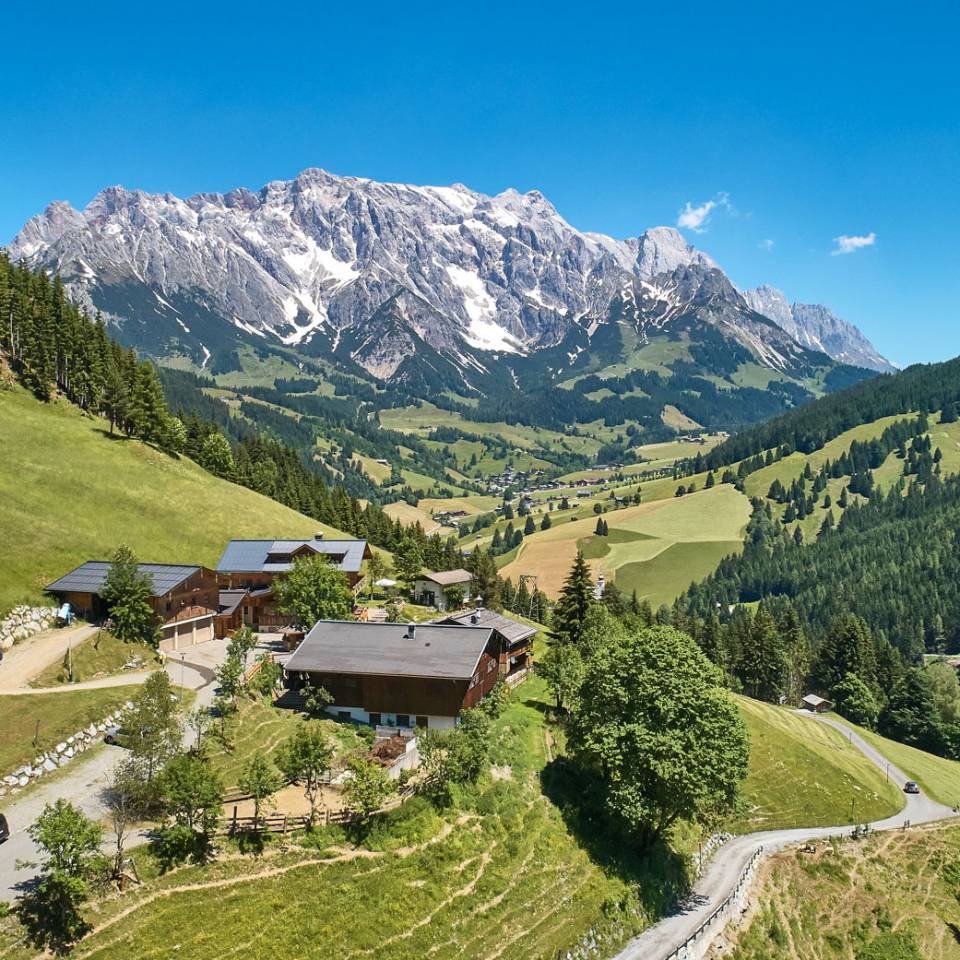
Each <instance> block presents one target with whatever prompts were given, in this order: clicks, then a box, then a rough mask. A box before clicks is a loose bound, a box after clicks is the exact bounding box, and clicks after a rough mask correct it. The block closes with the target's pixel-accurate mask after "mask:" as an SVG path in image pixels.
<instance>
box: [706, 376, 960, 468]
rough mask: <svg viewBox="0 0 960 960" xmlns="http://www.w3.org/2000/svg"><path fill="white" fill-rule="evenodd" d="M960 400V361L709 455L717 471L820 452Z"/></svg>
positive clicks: (873, 388) (790, 417)
mask: <svg viewBox="0 0 960 960" xmlns="http://www.w3.org/2000/svg"><path fill="white" fill-rule="evenodd" d="M958 398H960V357H957V358H955V359H953V360H947V361H945V362H943V363H930V364H916V365H915V366H912V367H908V368H907V369H906V370H903V371H901V372H900V373H897V374H884V375H880V376H876V377H873V378H871V379H869V380H864V381H862V382H861V383H857V384H855V385H854V386H852V387H847V388H846V389H845V390H841V391H840V392H839V393H834V394H832V395H831V396H828V397H822V398H821V399H819V400H816V401H815V402H813V403H810V404H807V405H805V406H801V407H797V408H796V409H794V410H791V411H790V412H789V413H785V414H783V415H781V416H779V417H775V418H774V419H773V420H770V421H768V422H767V423H764V424H761V425H760V426H756V427H750V428H748V429H746V430H744V431H742V432H741V433H738V434H736V435H735V436H732V437H730V438H729V439H727V440H726V441H724V442H723V443H722V444H720V445H719V446H717V447H715V448H714V449H713V450H711V451H710V453H709V454H708V455H707V456H706V458H705V461H706V466H707V468H708V469H711V470H714V469H716V468H718V467H723V466H728V465H730V464H732V463H736V462H738V461H740V460H744V459H746V458H748V457H755V456H757V455H758V454H762V453H763V452H764V451H766V450H771V449H775V448H779V447H786V448H788V449H789V450H799V451H800V452H801V453H812V452H813V451H814V450H819V449H820V448H821V447H822V446H823V445H824V444H825V443H827V441H829V440H832V439H833V438H834V437H837V436H839V435H840V434H841V433H843V432H844V431H845V430H849V429H851V428H852V427H856V426H859V425H860V424H864V423H871V422H872V421H874V420H879V419H880V418H881V417H889V416H895V415H897V414H901V413H910V412H924V411H926V412H930V411H933V410H942V409H944V408H945V407H947V406H949V405H952V404H954V403H955V402H956V401H957V399H958Z"/></svg>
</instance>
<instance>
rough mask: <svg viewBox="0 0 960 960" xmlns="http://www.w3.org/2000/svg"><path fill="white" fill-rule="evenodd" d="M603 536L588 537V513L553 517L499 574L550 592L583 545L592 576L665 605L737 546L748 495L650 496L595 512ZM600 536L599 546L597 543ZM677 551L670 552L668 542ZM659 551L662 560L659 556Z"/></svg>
mask: <svg viewBox="0 0 960 960" xmlns="http://www.w3.org/2000/svg"><path fill="white" fill-rule="evenodd" d="M603 516H604V520H606V522H607V524H608V526H609V528H610V534H609V536H608V537H606V538H599V537H594V531H595V528H596V515H594V514H593V513H592V512H591V513H589V514H588V515H587V516H584V517H583V518H582V519H575V520H572V521H568V520H563V519H561V518H555V519H554V523H553V526H552V527H551V528H550V529H549V530H544V531H538V532H537V533H534V534H531V535H530V536H529V537H526V538H525V539H524V541H523V543H522V544H521V546H520V550H519V553H518V555H517V557H516V559H515V560H513V561H512V562H511V563H509V564H507V565H506V566H505V567H504V568H503V571H502V572H503V574H504V575H505V576H509V577H513V578H516V577H518V576H520V575H521V574H528V573H534V574H536V575H537V585H538V586H539V587H540V588H541V589H542V590H544V591H545V592H546V593H547V594H548V595H549V596H556V595H557V594H558V593H559V590H560V588H561V587H562V586H563V581H564V580H565V579H566V576H567V574H568V573H569V571H570V566H571V564H572V563H573V559H574V557H575V556H576V552H577V549H578V546H579V547H581V548H582V547H584V546H586V547H587V553H588V554H590V555H591V556H590V557H588V559H589V562H590V565H591V569H592V570H593V572H594V575H597V574H599V573H601V572H602V573H603V574H604V576H605V577H606V578H607V579H608V580H614V581H615V582H616V584H617V586H618V587H619V588H620V589H622V590H626V591H627V592H630V591H632V590H634V589H635V590H636V591H637V594H638V596H639V597H640V598H641V599H643V598H646V599H648V600H650V602H651V604H654V605H655V606H659V604H660V603H669V602H671V601H672V600H673V599H675V598H676V597H677V596H679V595H680V594H681V593H682V592H683V591H684V590H685V589H686V588H687V587H688V586H689V585H690V584H691V583H692V582H693V581H694V580H695V579H700V578H702V577H704V576H706V575H707V574H708V573H710V572H712V570H713V569H714V568H715V567H716V564H717V563H718V562H719V561H720V559H722V557H724V556H726V555H727V554H729V553H732V552H734V551H735V550H737V549H739V548H740V545H741V543H742V538H743V530H744V528H745V526H746V523H747V520H748V519H749V516H750V504H749V501H748V500H747V499H746V497H744V496H743V495H742V494H740V493H738V492H737V491H736V490H734V488H733V487H731V486H729V485H722V486H716V487H713V488H712V489H710V490H703V491H700V492H699V493H693V494H688V495H687V496H684V497H672V498H670V499H669V500H656V501H653V502H650V503H642V504H640V505H638V506H633V507H626V508H624V509H621V510H615V511H611V512H609V513H606V514H604V515H603ZM599 540H606V543H605V544H601V543H598V542H597V541H599ZM676 547H680V549H677V550H674V548H676ZM661 556H663V557H664V559H662V560H660V559H659V558H660V557H661Z"/></svg>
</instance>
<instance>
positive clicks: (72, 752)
mask: <svg viewBox="0 0 960 960" xmlns="http://www.w3.org/2000/svg"><path fill="white" fill-rule="evenodd" d="M76 753H77V751H76V750H74V749H73V747H67V749H66V750H64V751H63V755H64V756H65V757H66V758H67V759H68V760H69V759H70V758H71V757H73V756H76Z"/></svg>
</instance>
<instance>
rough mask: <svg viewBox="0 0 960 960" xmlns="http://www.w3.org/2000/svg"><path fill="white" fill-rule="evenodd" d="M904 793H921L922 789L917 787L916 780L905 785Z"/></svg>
mask: <svg viewBox="0 0 960 960" xmlns="http://www.w3.org/2000/svg"><path fill="white" fill-rule="evenodd" d="M903 792H904V793H919V792H920V787H919V786H917V781H916V780H908V781H907V782H906V783H905V784H904V785H903Z"/></svg>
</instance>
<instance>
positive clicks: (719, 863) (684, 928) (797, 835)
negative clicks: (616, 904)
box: [616, 716, 956, 960]
mask: <svg viewBox="0 0 960 960" xmlns="http://www.w3.org/2000/svg"><path fill="white" fill-rule="evenodd" d="M810 722H811V723H816V722H819V723H826V724H829V725H830V726H832V727H835V728H836V729H837V730H839V731H840V732H841V733H843V734H844V736H846V737H847V738H848V739H849V741H850V742H851V743H852V744H853V745H854V746H855V747H856V748H857V749H858V750H860V752H861V753H863V754H864V755H865V756H866V757H868V758H869V759H870V760H872V761H873V762H874V763H875V764H876V765H877V766H878V767H880V768H881V769H882V770H884V771H886V770H887V768H888V761H887V758H886V757H884V756H883V755H882V754H881V753H880V752H879V751H877V750H876V749H875V748H874V747H872V746H871V745H870V744H869V743H867V742H866V741H865V740H864V739H863V738H862V737H860V736H858V735H857V734H856V733H853V732H852V731H850V730H849V729H848V728H847V727H845V726H844V725H843V724H842V723H838V722H837V721H836V720H832V719H830V718H829V717H813V716H811V717H810ZM889 770H890V777H891V779H892V780H893V782H894V783H898V784H901V785H902V784H903V783H905V782H906V781H907V780H909V779H910V778H909V777H908V776H907V775H906V774H905V773H904V772H903V771H902V770H900V769H898V768H897V767H896V766H894V764H892V763H890V764H889ZM903 796H904V799H905V800H906V804H905V806H904V808H903V809H902V810H901V811H900V812H899V813H897V814H894V816H892V817H888V818H887V819H886V820H881V821H879V822H876V823H872V824H871V827H872V828H873V829H875V830H894V829H897V828H899V827H902V826H904V825H905V824H917V823H929V822H931V821H934V820H946V819H948V818H949V817H953V816H956V814H954V812H953V810H951V809H950V807H945V806H944V805H943V804H941V803H937V802H936V801H934V800H931V799H930V798H929V797H926V796H924V795H923V794H922V793H919V794H904V795H903ZM851 829H852V828H851V826H850V825H849V824H845V825H843V826H836V827H809V828H800V829H798V830H768V831H765V832H763V833H749V834H746V835H744V836H742V837H736V838H735V839H733V840H730V841H728V842H727V843H725V844H724V845H723V846H722V847H720V848H719V849H718V850H717V852H716V853H715V854H714V856H713V860H712V861H711V862H710V865H709V866H708V867H707V870H706V872H705V873H704V875H703V876H702V877H701V878H700V879H699V880H698V881H697V883H696V884H695V886H694V888H693V890H692V892H691V894H690V896H689V897H688V898H687V899H686V900H685V901H684V903H683V904H681V906H680V908H679V909H678V910H677V912H675V913H673V914H671V915H670V916H667V917H664V918H663V920H661V921H660V922H659V923H657V924H655V925H654V926H652V927H650V929H648V930H645V931H644V932H643V933H642V934H640V936H638V937H635V938H634V939H633V940H631V941H630V942H629V943H628V944H627V946H626V947H624V949H623V950H622V951H621V952H620V953H619V954H617V957H616V960H664V958H665V957H668V956H669V955H670V954H671V953H672V952H673V951H674V950H675V949H676V948H677V947H679V946H680V945H681V944H683V943H684V942H685V941H686V940H687V938H688V937H689V936H690V935H691V934H692V933H693V932H694V931H695V930H696V929H697V928H698V927H699V926H700V924H701V923H703V921H704V920H706V919H707V917H709V916H710V914H711V913H713V911H714V910H715V909H716V908H717V906H718V905H719V904H720V903H722V902H723V900H725V899H726V897H727V896H729V895H730V894H731V893H733V891H734V888H735V887H736V885H737V881H738V880H739V878H740V874H741V872H742V871H743V868H744V867H745V866H746V865H747V863H748V862H749V861H750V858H751V857H752V856H753V855H754V854H755V853H756V852H757V850H759V849H760V848H761V847H762V848H763V855H764V856H768V855H770V854H772V853H776V852H777V851H778V850H781V849H783V848H784V847H786V846H789V845H791V844H794V843H805V842H807V841H809V840H819V839H822V838H824V837H831V836H836V835H837V834H838V833H849V832H850V831H851ZM721 929H722V925H720V926H718V927H717V928H716V929H715V930H714V931H713V934H714V935H716V934H718V933H720V931H721ZM707 944H708V937H707V936H705V937H704V939H703V940H702V941H700V943H699V944H698V948H702V949H705V948H706V946H707ZM697 955H700V953H699V949H698V953H697Z"/></svg>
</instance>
